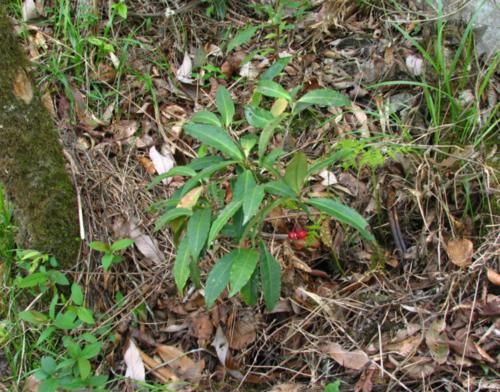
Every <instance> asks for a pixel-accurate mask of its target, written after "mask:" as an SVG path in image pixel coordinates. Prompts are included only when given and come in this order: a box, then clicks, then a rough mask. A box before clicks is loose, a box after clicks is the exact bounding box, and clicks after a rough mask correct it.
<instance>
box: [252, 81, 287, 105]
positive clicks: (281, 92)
mask: <svg viewBox="0 0 500 392" xmlns="http://www.w3.org/2000/svg"><path fill="white" fill-rule="evenodd" d="M256 91H257V92H258V93H261V94H262V95H265V96H266V97H273V98H284V99H286V100H287V101H291V100H292V97H291V96H290V93H289V92H288V91H286V90H285V89H284V88H283V87H282V86H281V85H279V84H278V83H276V82H273V81H272V80H261V81H260V82H259V83H258V84H257V89H256Z"/></svg>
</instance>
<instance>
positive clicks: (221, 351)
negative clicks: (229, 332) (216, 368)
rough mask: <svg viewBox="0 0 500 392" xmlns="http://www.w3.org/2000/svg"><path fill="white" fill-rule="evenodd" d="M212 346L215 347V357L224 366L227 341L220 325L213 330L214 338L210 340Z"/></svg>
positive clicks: (227, 349) (227, 347) (227, 348)
mask: <svg viewBox="0 0 500 392" xmlns="http://www.w3.org/2000/svg"><path fill="white" fill-rule="evenodd" d="M212 346H213V347H214V348H215V352H216V353H217V358H219V361H220V363H221V364H222V365H223V366H226V359H227V354H228V351H229V343H228V341H227V338H226V335H224V331H223V330H222V327H221V326H220V325H219V326H218V327H217V331H216V332H215V338H214V340H213V342H212Z"/></svg>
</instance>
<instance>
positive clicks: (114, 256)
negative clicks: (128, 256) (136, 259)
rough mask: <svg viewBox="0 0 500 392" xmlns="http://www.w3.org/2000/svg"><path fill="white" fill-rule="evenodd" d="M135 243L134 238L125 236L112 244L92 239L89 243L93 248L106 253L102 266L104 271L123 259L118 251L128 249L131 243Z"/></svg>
mask: <svg viewBox="0 0 500 392" xmlns="http://www.w3.org/2000/svg"><path fill="white" fill-rule="evenodd" d="M133 243H134V240H131V239H129V238H123V239H121V240H117V241H115V242H113V243H112V244H111V245H110V244H106V243H104V242H102V241H92V242H91V243H90V245H89V247H90V248H91V249H94V250H97V251H98V252H101V253H104V254H103V256H102V259H101V263H102V267H103V268H104V271H107V270H109V269H110V268H111V266H112V265H114V264H119V263H121V262H122V261H123V256H121V255H119V254H118V253H119V252H120V251H122V250H124V249H127V248H128V247H129V246H130V245H132V244H133Z"/></svg>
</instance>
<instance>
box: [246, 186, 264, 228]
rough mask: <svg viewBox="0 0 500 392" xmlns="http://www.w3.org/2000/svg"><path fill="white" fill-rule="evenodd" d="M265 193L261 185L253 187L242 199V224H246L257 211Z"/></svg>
mask: <svg viewBox="0 0 500 392" xmlns="http://www.w3.org/2000/svg"><path fill="white" fill-rule="evenodd" d="M264 196H265V192H264V187H263V186H262V185H259V186H254V187H253V188H252V189H251V190H250V192H248V193H247V194H245V197H244V198H243V224H246V223H247V222H248V221H249V220H250V218H252V217H253V216H254V215H255V214H256V213H257V211H258V210H259V207H260V205H261V204H262V200H264Z"/></svg>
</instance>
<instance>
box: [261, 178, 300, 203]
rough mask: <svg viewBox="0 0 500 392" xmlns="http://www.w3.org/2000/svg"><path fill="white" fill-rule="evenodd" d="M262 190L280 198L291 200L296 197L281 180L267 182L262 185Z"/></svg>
mask: <svg viewBox="0 0 500 392" xmlns="http://www.w3.org/2000/svg"><path fill="white" fill-rule="evenodd" d="M264 190H265V191H266V192H267V193H270V194H271V195H276V196H280V197H289V198H292V199H294V198H295V197H296V194H295V192H294V191H293V189H292V188H290V187H289V186H288V185H287V184H286V183H285V182H284V181H283V180H277V181H269V182H268V183H266V184H264Z"/></svg>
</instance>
